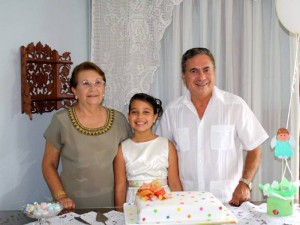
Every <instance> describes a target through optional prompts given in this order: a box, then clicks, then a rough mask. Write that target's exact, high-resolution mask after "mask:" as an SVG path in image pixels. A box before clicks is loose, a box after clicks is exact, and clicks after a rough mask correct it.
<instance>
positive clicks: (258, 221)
mask: <svg viewBox="0 0 300 225" xmlns="http://www.w3.org/2000/svg"><path fill="white" fill-rule="evenodd" d="M225 206H226V207H227V208H228V209H229V210H230V211H231V212H232V213H233V214H234V215H235V216H236V217H237V219H238V224H239V225H264V224H269V225H300V208H299V204H295V205H294V214H293V215H292V216H286V217H273V216H269V215H267V214H266V212H267V205H266V204H265V203H264V204H261V205H258V206H257V205H254V204H252V203H250V202H245V203H243V204H242V205H241V206H240V207H233V206H230V205H225ZM104 215H106V216H107V217H108V218H109V220H108V221H107V222H106V225H124V224H125V220H124V215H123V213H120V212H117V211H110V212H108V213H104ZM76 216H79V215H78V214H76V213H67V214H64V215H61V216H56V217H53V218H50V219H48V221H49V222H50V223H51V224H52V225H83V223H81V222H79V221H77V220H75V219H74V217H76ZM80 216H81V217H82V218H83V219H84V220H86V221H88V222H89V223H91V224H92V225H104V224H103V223H101V222H96V213H95V212H89V213H85V214H82V215H80ZM33 224H34V223H29V224H28V225H33Z"/></svg>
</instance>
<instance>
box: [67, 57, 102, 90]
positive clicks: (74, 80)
mask: <svg viewBox="0 0 300 225" xmlns="http://www.w3.org/2000/svg"><path fill="white" fill-rule="evenodd" d="M86 70H94V71H96V72H97V73H98V74H99V75H100V76H101V77H102V78H103V81H104V82H106V78H105V73H104V72H103V71H102V70H101V69H100V68H99V66H97V65H96V64H95V63H92V62H88V61H87V62H83V63H81V64H79V65H77V66H76V67H75V68H74V69H73V72H72V76H71V79H70V87H73V88H76V86H77V84H78V74H79V72H81V71H86Z"/></svg>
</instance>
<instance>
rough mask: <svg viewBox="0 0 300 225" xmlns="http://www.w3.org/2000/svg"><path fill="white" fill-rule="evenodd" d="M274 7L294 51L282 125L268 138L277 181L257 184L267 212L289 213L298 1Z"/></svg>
mask: <svg viewBox="0 0 300 225" xmlns="http://www.w3.org/2000/svg"><path fill="white" fill-rule="evenodd" d="M276 11H277V15H278V18H279V20H280V22H281V23H282V25H283V26H284V27H285V28H286V29H287V30H288V31H289V32H291V33H293V34H296V41H297V43H296V55H295V61H294V72H293V76H292V82H291V88H290V90H291V93H290V102H289V109H288V115H287V122H286V127H285V128H279V129H278V130H277V134H276V135H275V136H274V137H273V139H272V141H271V148H272V149H274V155H275V157H277V158H279V159H281V160H282V176H281V182H280V183H279V182H277V181H273V182H272V184H271V185H270V184H268V183H267V184H265V185H262V184H260V185H259V187H260V189H261V190H262V191H263V193H264V195H265V196H268V199H267V214H268V215H271V216H289V215H292V214H293V207H294V195H295V194H296V193H297V186H299V183H298V184H297V182H293V181H294V177H293V174H292V171H291V169H290V167H289V163H288V159H289V158H291V157H292V156H293V155H294V150H293V149H294V148H295V140H294V138H293V137H292V136H291V135H290V133H289V131H288V126H289V118H290V112H291V104H292V98H293V93H294V92H295V83H296V77H297V76H298V75H299V72H298V68H299V60H298V52H299V41H300V1H299V0H277V2H276ZM287 169H288V170H289V172H290V181H289V180H288V179H287V178H286V177H285V173H286V170H287Z"/></svg>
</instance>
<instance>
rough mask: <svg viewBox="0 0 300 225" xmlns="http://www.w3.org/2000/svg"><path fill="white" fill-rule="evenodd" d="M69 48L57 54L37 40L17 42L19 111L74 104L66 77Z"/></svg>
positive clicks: (69, 62)
mask: <svg viewBox="0 0 300 225" xmlns="http://www.w3.org/2000/svg"><path fill="white" fill-rule="evenodd" d="M70 54H71V53H70V52H64V53H63V54H62V55H59V54H58V52H57V51H56V50H51V48H50V47H49V46H48V45H45V46H43V45H42V44H41V42H38V43H37V45H36V46H35V45H34V43H30V44H28V45H27V47H25V46H21V89H22V90H21V95H22V96H21V101H22V113H26V114H28V115H29V118H30V119H31V120H32V114H33V113H40V114H42V113H45V112H51V111H53V110H57V109H59V108H62V107H70V106H72V105H74V104H75V102H76V101H75V99H74V95H73V93H72V92H71V90H70V85H69V81H70V78H69V77H68V75H69V72H70V68H71V64H73V63H72V61H71V56H70Z"/></svg>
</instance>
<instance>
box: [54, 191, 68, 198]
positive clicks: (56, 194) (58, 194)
mask: <svg viewBox="0 0 300 225" xmlns="http://www.w3.org/2000/svg"><path fill="white" fill-rule="evenodd" d="M62 195H65V196H67V194H66V192H64V191H58V192H56V193H55V194H54V196H53V197H54V199H57V198H58V197H59V196H62Z"/></svg>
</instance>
